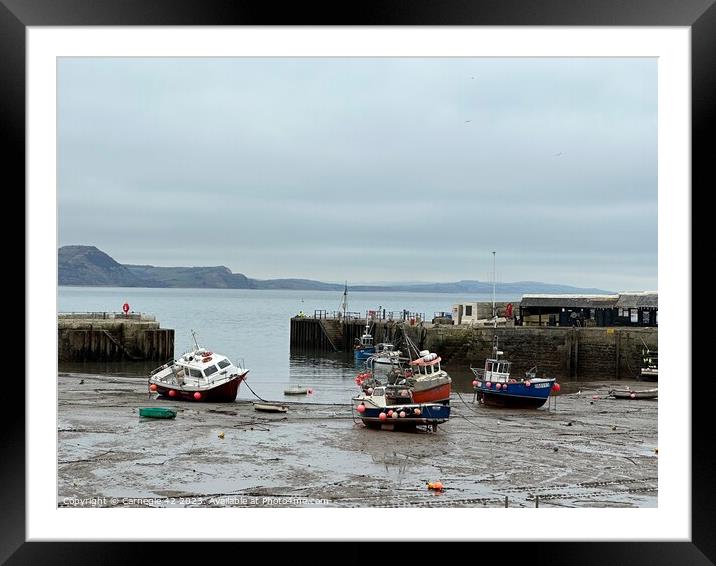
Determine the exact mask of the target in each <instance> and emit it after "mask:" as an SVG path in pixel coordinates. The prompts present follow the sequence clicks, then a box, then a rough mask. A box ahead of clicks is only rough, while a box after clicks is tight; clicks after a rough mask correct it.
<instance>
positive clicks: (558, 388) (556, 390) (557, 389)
mask: <svg viewBox="0 0 716 566" xmlns="http://www.w3.org/2000/svg"><path fill="white" fill-rule="evenodd" d="M560 389H562V387H561V386H560V385H559V383H555V384H554V385H553V386H552V391H554V392H555V393H559V390H560Z"/></svg>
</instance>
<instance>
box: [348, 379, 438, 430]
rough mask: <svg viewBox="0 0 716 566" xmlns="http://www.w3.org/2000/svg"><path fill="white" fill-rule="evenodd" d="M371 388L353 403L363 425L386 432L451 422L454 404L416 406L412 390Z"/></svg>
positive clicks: (422, 404)
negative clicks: (451, 407) (452, 405)
mask: <svg viewBox="0 0 716 566" xmlns="http://www.w3.org/2000/svg"><path fill="white" fill-rule="evenodd" d="M403 389H404V391H401V390H400V388H398V387H386V386H381V387H376V388H375V389H373V388H371V389H370V393H369V392H367V391H364V392H363V393H361V394H360V395H356V396H355V397H353V399H352V403H353V409H354V410H355V411H356V412H357V413H358V416H359V418H360V419H361V420H362V421H363V424H364V425H366V426H367V427H371V428H380V429H383V430H394V429H408V428H415V427H416V426H419V425H424V426H428V427H432V429H433V431H435V430H437V428H438V425H439V424H441V423H444V422H445V421H447V420H448V419H449V418H450V403H449V402H446V403H414V402H413V401H412V396H411V395H410V392H409V390H408V388H407V387H406V388H403Z"/></svg>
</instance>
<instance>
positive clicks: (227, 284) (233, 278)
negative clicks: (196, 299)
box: [125, 264, 254, 289]
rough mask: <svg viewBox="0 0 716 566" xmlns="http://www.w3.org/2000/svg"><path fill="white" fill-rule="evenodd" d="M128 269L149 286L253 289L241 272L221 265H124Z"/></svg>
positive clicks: (249, 281)
mask: <svg viewBox="0 0 716 566" xmlns="http://www.w3.org/2000/svg"><path fill="white" fill-rule="evenodd" d="M125 267H126V268H127V269H129V271H130V272H131V273H132V274H134V275H136V276H137V277H139V278H140V279H142V280H143V281H147V282H148V283H150V285H149V286H150V287H189V288H209V289H253V288H254V287H253V284H252V281H251V280H250V279H249V278H248V277H246V275H244V274H243V273H232V272H231V270H230V269H229V268H228V267H224V266H223V265H220V266H217V267H155V266H153V265H129V264H128V265H125Z"/></svg>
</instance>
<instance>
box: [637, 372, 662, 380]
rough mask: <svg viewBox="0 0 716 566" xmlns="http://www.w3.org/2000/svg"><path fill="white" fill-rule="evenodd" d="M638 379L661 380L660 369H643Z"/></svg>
mask: <svg viewBox="0 0 716 566" xmlns="http://www.w3.org/2000/svg"><path fill="white" fill-rule="evenodd" d="M637 379H638V380H639V381H659V371H658V370H655V369H642V370H641V373H640V374H639V377H638V378H637Z"/></svg>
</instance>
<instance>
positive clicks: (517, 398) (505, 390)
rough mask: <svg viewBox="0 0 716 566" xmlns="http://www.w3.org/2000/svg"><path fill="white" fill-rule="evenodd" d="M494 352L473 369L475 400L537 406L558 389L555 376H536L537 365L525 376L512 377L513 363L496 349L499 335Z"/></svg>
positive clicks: (516, 405) (518, 405) (501, 404)
mask: <svg viewBox="0 0 716 566" xmlns="http://www.w3.org/2000/svg"><path fill="white" fill-rule="evenodd" d="M492 351H493V356H492V357H491V358H487V360H485V367H484V368H473V367H471V368H470V370H472V373H473V374H474V375H475V380H474V381H473V382H472V385H473V388H474V391H475V400H476V401H479V402H481V403H484V404H485V405H492V406H500V407H516V408H534V409H536V408H539V407H541V406H542V405H544V404H545V402H546V401H547V399H548V398H549V395H550V393H551V392H552V390H553V389H554V390H555V391H559V389H558V388H559V385H558V384H557V383H556V382H557V380H556V379H555V378H546V377H541V378H540V377H537V368H536V367H534V368H532V369H531V370H529V371H527V372H525V375H524V377H520V378H518V379H514V378H512V376H511V373H510V369H511V366H512V362H509V361H507V360H504V359H501V358H500V355H501V354H502V352H501V351H500V350H498V349H497V337H496V336H495V345H494V346H493V348H492Z"/></svg>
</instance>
